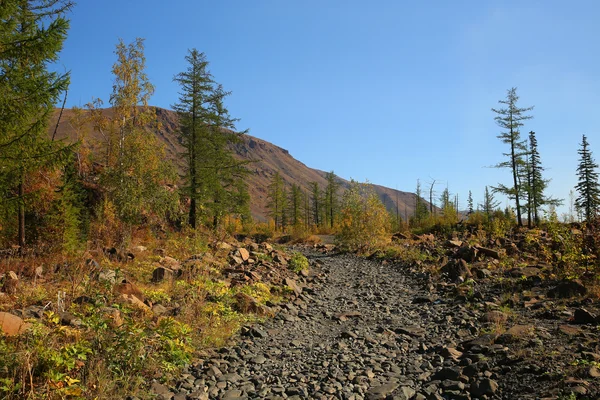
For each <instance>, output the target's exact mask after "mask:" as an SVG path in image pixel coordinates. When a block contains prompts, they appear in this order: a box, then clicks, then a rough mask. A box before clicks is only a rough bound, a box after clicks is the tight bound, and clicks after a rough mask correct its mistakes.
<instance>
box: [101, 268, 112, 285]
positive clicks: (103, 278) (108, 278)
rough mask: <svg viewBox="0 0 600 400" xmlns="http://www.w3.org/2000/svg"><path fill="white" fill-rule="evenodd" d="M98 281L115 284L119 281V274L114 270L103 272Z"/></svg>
mask: <svg viewBox="0 0 600 400" xmlns="http://www.w3.org/2000/svg"><path fill="white" fill-rule="evenodd" d="M98 280H99V281H104V282H108V283H110V284H114V283H115V282H116V281H117V273H116V272H115V271H114V270H112V269H107V270H104V271H101V272H100V273H99V274H98Z"/></svg>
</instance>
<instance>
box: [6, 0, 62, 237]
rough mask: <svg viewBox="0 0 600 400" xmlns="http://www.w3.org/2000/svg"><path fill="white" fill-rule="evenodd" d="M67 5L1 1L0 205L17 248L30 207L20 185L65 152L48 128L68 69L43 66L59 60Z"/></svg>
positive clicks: (56, 1)
mask: <svg viewBox="0 0 600 400" xmlns="http://www.w3.org/2000/svg"><path fill="white" fill-rule="evenodd" d="M72 7H73V3H72V2H70V1H66V0H65V1H62V0H52V1H41V0H4V1H2V2H0V165H1V168H0V199H1V200H0V208H4V209H5V213H4V214H5V215H6V214H8V215H11V216H12V215H14V214H16V218H15V219H16V221H17V232H18V234H17V239H18V243H19V245H20V246H21V247H23V246H25V244H26V235H25V213H26V209H27V208H30V207H33V206H34V204H32V202H31V196H27V193H26V189H25V186H26V184H27V182H26V181H27V178H28V176H31V175H32V174H33V173H34V172H36V171H39V170H40V169H41V168H44V167H45V168H48V167H53V166H57V165H58V164H59V163H60V162H62V161H64V159H65V158H66V157H67V155H68V154H69V149H67V148H66V146H65V145H64V144H63V143H59V142H55V141H53V140H51V139H49V138H48V131H47V127H48V120H49V117H50V115H51V114H52V112H53V109H54V104H55V103H56V102H57V101H58V99H59V98H60V95H61V94H62V93H63V92H65V91H66V90H67V88H68V85H69V73H63V74H60V73H57V72H50V71H48V66H49V64H51V63H53V62H56V61H57V60H58V55H59V52H60V50H61V49H62V46H63V43H64V41H65V39H66V37H67V31H68V29H69V21H68V20H67V18H66V17H65V15H66V13H67V12H68V11H69V10H70V9H71V8H72ZM15 211H16V212H15Z"/></svg>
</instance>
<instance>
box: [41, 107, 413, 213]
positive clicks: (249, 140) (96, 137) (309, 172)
mask: <svg viewBox="0 0 600 400" xmlns="http://www.w3.org/2000/svg"><path fill="white" fill-rule="evenodd" d="M104 113H106V114H107V115H110V114H111V113H112V110H111V109H106V110H104ZM58 115H59V110H56V112H55V115H54V117H53V119H52V121H51V124H50V135H52V134H53V133H54V130H55V127H56V122H57V120H58ZM74 115H75V113H74V112H73V110H69V109H66V110H64V111H63V115H62V117H61V119H60V122H59V124H58V127H57V129H56V137H57V138H59V139H65V140H68V141H72V140H75V139H76V138H77V124H76V123H75V122H74V121H73V117H74ZM156 117H157V122H158V123H159V124H158V125H159V128H158V129H153V130H152V131H153V133H154V134H155V135H157V136H158V138H159V139H160V140H161V141H162V142H163V143H164V144H165V146H166V150H167V155H168V157H169V158H170V159H172V160H174V161H177V160H180V159H181V157H180V156H179V153H181V152H182V151H183V149H182V147H181V143H180V142H179V140H178V137H177V134H176V133H177V126H178V122H177V121H178V119H177V114H176V113H175V112H174V111H171V110H166V109H162V108H156ZM80 131H82V132H86V133H87V135H88V137H87V139H86V140H87V142H88V143H89V144H90V146H91V148H92V151H93V152H94V153H98V152H99V150H100V145H99V143H100V141H101V139H102V136H101V134H100V133H99V132H95V131H94V130H93V129H92V126H91V125H90V124H89V123H88V124H85V125H84V126H83V127H82V128H81V129H80ZM232 150H233V151H234V152H235V155H236V157H237V158H238V159H240V160H247V161H251V160H253V162H251V163H250V164H249V165H248V169H249V170H250V174H249V176H248V179H247V183H248V189H249V192H250V199H251V200H250V201H251V206H250V209H251V211H252V215H253V217H254V218H256V219H258V220H265V219H266V218H267V215H268V210H267V201H268V196H267V188H268V185H269V183H270V182H271V179H272V177H273V175H274V174H275V172H276V171H279V173H280V174H281V176H282V178H283V180H284V181H285V182H286V183H287V184H288V185H292V184H297V185H299V186H300V187H301V188H302V189H303V190H305V191H306V192H307V193H308V192H309V185H310V182H317V183H318V184H319V186H320V187H321V188H325V186H326V184H327V181H326V179H325V175H326V173H325V172H323V171H319V170H317V169H313V168H309V167H307V166H306V165H305V164H303V163H302V162H300V161H298V160H296V159H295V158H294V157H292V156H291V155H290V153H289V152H288V151H287V150H285V149H282V148H281V147H278V146H276V145H274V144H272V143H269V142H267V141H265V140H262V139H259V138H256V137H253V136H250V135H243V136H242V141H241V143H239V144H236V145H234V146H232ZM339 182H340V187H341V188H342V189H345V188H347V187H348V186H349V184H350V182H349V181H347V180H345V179H342V178H339ZM373 188H374V189H375V191H376V192H377V194H378V195H379V197H380V198H381V200H382V201H383V203H384V204H385V205H386V207H387V208H388V209H390V210H393V211H394V212H395V211H396V210H398V212H399V213H400V216H401V217H402V218H404V217H405V216H406V215H407V216H410V215H413V212H414V204H415V195H414V194H413V193H409V192H402V191H398V190H395V189H390V188H387V187H384V186H380V185H373Z"/></svg>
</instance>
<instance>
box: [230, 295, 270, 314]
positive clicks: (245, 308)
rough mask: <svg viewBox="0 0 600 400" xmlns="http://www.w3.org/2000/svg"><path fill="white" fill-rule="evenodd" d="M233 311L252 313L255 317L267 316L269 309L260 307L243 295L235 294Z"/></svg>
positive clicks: (256, 302) (252, 298) (254, 300)
mask: <svg viewBox="0 0 600 400" xmlns="http://www.w3.org/2000/svg"><path fill="white" fill-rule="evenodd" d="M234 309H235V310H236V311H239V312H243V313H253V314H256V315H261V316H264V315H268V314H269V309H268V308H267V307H265V306H263V305H261V304H260V303H259V302H258V301H256V299H255V298H254V297H252V296H250V295H247V294H245V293H241V292H239V293H237V294H236V295H235V304H234Z"/></svg>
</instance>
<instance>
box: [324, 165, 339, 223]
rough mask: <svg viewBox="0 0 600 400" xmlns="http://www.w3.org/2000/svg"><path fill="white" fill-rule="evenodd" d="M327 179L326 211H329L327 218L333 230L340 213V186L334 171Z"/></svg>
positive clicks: (329, 173) (328, 174)
mask: <svg viewBox="0 0 600 400" xmlns="http://www.w3.org/2000/svg"><path fill="white" fill-rule="evenodd" d="M325 178H326V179H327V187H326V188H325V209H326V210H327V215H326V218H327V220H328V222H329V227H330V228H333V227H334V225H335V220H336V215H337V212H338V189H339V186H340V184H339V183H338V181H337V176H336V175H335V173H334V172H333V171H331V172H328V173H327V175H326V176H325Z"/></svg>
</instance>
